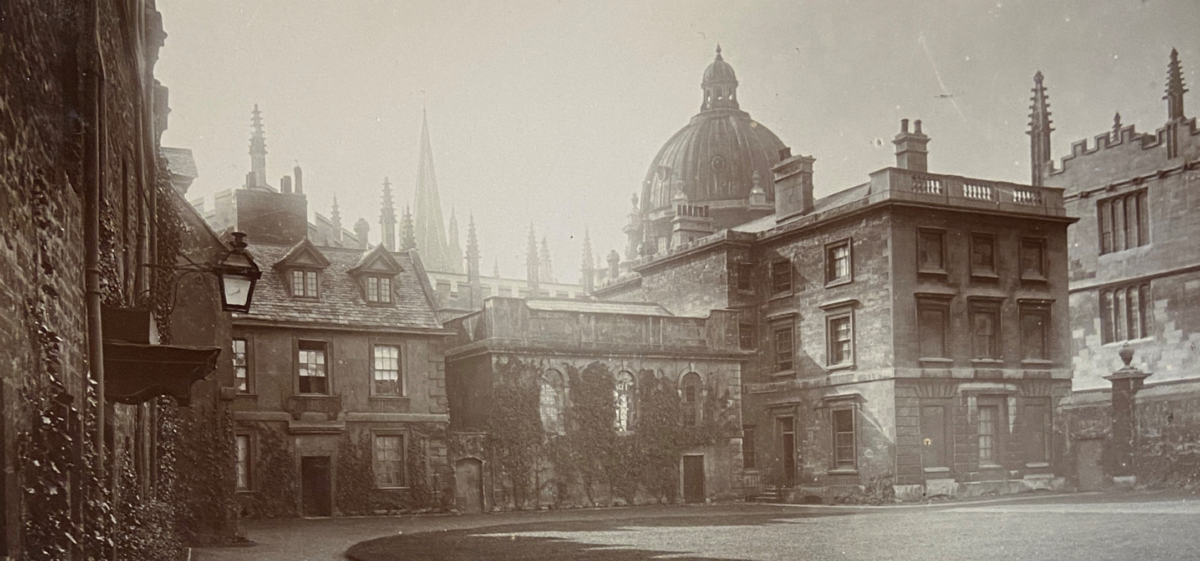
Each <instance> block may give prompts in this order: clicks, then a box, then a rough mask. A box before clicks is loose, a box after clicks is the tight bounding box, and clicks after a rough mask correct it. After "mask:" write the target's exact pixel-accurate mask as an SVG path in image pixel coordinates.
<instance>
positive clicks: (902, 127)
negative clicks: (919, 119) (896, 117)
mask: <svg viewBox="0 0 1200 561" xmlns="http://www.w3.org/2000/svg"><path fill="white" fill-rule="evenodd" d="M900 132H901V133H906V132H908V119H900Z"/></svg>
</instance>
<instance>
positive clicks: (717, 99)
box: [700, 45, 738, 111]
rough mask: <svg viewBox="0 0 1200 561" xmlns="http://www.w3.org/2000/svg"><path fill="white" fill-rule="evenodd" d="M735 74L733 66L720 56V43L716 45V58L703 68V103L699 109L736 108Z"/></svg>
mask: <svg viewBox="0 0 1200 561" xmlns="http://www.w3.org/2000/svg"><path fill="white" fill-rule="evenodd" d="M737 85H738V82H737V75H736V74H734V72H733V67H732V66H730V65H729V63H728V62H725V59H724V58H722V57H721V45H717V58H716V59H714V60H713V61H712V64H710V65H708V68H706V69H705V70H704V79H703V80H701V81H700V88H701V89H703V90H704V103H703V104H702V105H701V107H700V109H701V110H702V111H708V110H710V109H737V108H738V102H737Z"/></svg>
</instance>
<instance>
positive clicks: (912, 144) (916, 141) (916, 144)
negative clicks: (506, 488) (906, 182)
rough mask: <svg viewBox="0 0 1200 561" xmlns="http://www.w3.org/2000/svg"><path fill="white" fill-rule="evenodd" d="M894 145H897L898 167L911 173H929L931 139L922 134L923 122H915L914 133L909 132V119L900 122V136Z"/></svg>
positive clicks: (893, 142) (897, 136) (894, 141)
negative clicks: (929, 145) (928, 146)
mask: <svg viewBox="0 0 1200 561" xmlns="http://www.w3.org/2000/svg"><path fill="white" fill-rule="evenodd" d="M892 144H895V145H896V167H898V168H900V169H907V170H911V171H918V172H925V171H929V150H928V148H927V147H926V146H927V145H928V144H929V137H928V136H925V134H924V133H923V132H921V120H920V119H917V120H916V121H914V122H913V131H912V132H909V131H908V119H901V120H900V134H897V135H896V138H895V140H893V141H892Z"/></svg>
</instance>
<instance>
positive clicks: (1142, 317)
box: [1138, 284, 1154, 337]
mask: <svg viewBox="0 0 1200 561" xmlns="http://www.w3.org/2000/svg"><path fill="white" fill-rule="evenodd" d="M1138 293H1139V294H1140V297H1139V298H1138V300H1139V301H1140V302H1141V304H1142V306H1141V309H1140V311H1139V314H1138V319H1139V321H1141V332H1142V337H1149V336H1150V325H1151V323H1150V322H1151V319H1152V318H1153V317H1154V316H1153V315H1152V313H1153V310H1154V308H1153V307H1152V304H1153V303H1152V302H1151V301H1150V285H1149V284H1143V285H1142V286H1141V287H1139V289H1138Z"/></svg>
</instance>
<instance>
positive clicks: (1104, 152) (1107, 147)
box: [1050, 117, 1200, 191]
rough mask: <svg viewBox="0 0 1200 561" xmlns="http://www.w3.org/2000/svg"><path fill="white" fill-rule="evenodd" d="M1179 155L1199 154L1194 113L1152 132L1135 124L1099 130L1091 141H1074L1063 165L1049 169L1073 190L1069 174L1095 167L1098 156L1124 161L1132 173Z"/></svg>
mask: <svg viewBox="0 0 1200 561" xmlns="http://www.w3.org/2000/svg"><path fill="white" fill-rule="evenodd" d="M1172 143H1174V144H1176V146H1177V148H1176V150H1175V154H1171V152H1172V151H1171V150H1170V149H1169V148H1170V147H1171V146H1170V145H1171V144H1172ZM1156 151H1157V152H1161V154H1162V155H1161V159H1159V158H1158V157H1154V156H1156V155H1152V153H1153V152H1156ZM1146 156H1150V157H1149V158H1147V157H1146ZM1180 156H1182V157H1183V158H1185V159H1191V158H1195V157H1196V156H1200V128H1197V126H1196V119H1195V118H1194V117H1193V118H1191V119H1181V120H1179V121H1175V122H1171V123H1168V124H1166V125H1164V126H1162V127H1160V128H1158V130H1156V131H1155V132H1154V133H1153V134H1149V133H1143V132H1138V131H1137V129H1136V128H1135V126H1134V125H1124V126H1120V127H1118V128H1117V129H1116V130H1114V131H1112V132H1108V133H1104V134H1098V135H1096V136H1094V137H1093V138H1092V139H1091V140H1090V142H1089V139H1087V138H1084V139H1081V140H1078V141H1075V142H1072V143H1071V153H1070V154H1069V155H1067V156H1064V157H1063V158H1062V160H1061V161H1060V162H1061V163H1060V165H1058V166H1055V168H1054V169H1053V170H1052V171H1051V172H1050V177H1051V178H1052V183H1054V184H1061V185H1063V186H1065V187H1067V188H1068V191H1072V190H1074V189H1072V188H1071V187H1070V186H1068V184H1071V185H1074V184H1075V183H1076V182H1075V181H1070V180H1068V179H1067V178H1068V177H1070V176H1072V175H1073V174H1074V173H1075V172H1076V170H1082V171H1083V172H1088V173H1090V172H1092V171H1094V168H1095V167H1096V165H1097V164H1096V161H1097V160H1104V161H1105V162H1106V163H1107V164H1112V163H1115V162H1123V163H1121V164H1120V167H1124V168H1126V169H1128V170H1129V171H1128V173H1129V174H1138V173H1142V172H1145V171H1150V170H1151V169H1158V168H1161V167H1163V166H1164V164H1165V163H1166V161H1167V160H1169V159H1172V158H1175V157H1180ZM1141 162H1145V163H1141ZM1103 167H1108V166H1107V165H1105V166H1103Z"/></svg>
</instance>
